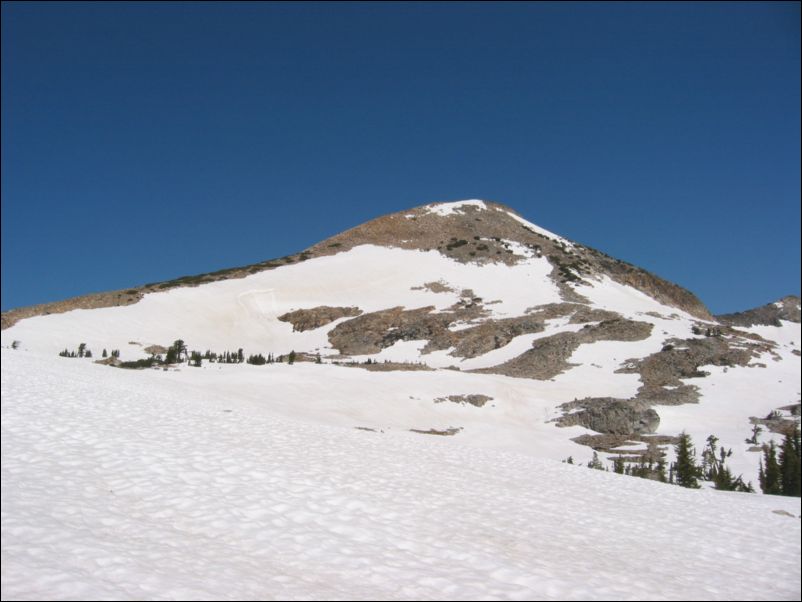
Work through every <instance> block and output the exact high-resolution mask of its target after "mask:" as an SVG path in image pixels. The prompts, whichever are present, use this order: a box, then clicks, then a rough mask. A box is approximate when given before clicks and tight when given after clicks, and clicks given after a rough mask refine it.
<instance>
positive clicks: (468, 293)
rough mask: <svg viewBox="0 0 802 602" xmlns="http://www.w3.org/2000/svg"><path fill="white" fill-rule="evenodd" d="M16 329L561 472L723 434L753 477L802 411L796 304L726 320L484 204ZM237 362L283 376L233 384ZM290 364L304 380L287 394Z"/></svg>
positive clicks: (413, 213) (386, 219) (357, 231)
mask: <svg viewBox="0 0 802 602" xmlns="http://www.w3.org/2000/svg"><path fill="white" fill-rule="evenodd" d="M2 328H3V332H2V337H3V345H4V346H7V347H11V346H14V347H15V349H16V350H18V351H21V352H29V353H39V354H46V355H49V356H51V357H53V361H75V359H74V358H72V357H70V352H71V350H73V349H78V348H79V346H81V345H82V346H83V347H81V349H82V350H85V349H89V350H90V351H91V356H92V358H93V360H92V361H94V360H100V361H103V360H102V359H101V357H100V356H101V353H104V355H105V352H106V350H114V351H116V354H115V355H114V360H113V361H111V360H110V359H108V360H106V361H105V364H108V365H107V366H103V367H102V369H108V370H114V369H119V368H115V367H114V366H120V365H123V366H125V365H135V366H136V367H144V366H151V367H153V366H154V361H155V360H156V359H157V358H158V359H159V360H160V362H159V363H157V364H155V365H158V366H159V368H160V369H161V370H160V371H161V372H162V373H163V372H164V371H165V370H166V371H167V372H168V374H167V375H166V376H168V377H169V375H170V373H171V372H172V371H175V370H180V369H181V368H182V364H181V353H178V361H177V362H174V363H172V364H165V363H164V358H163V357H162V353H156V352H154V350H157V351H158V350H161V351H162V352H163V353H166V352H167V350H168V349H170V347H171V345H174V342H175V341H177V340H180V341H182V342H185V343H186V346H187V349H186V353H187V355H189V354H190V353H191V352H195V353H197V358H198V359H197V361H196V363H195V365H194V368H197V369H198V371H197V374H207V376H204V377H203V378H204V379H205V380H204V387H210V388H211V389H212V390H215V389H217V390H219V391H220V392H221V394H230V391H231V390H232V387H234V389H236V388H237V386H238V385H234V384H232V383H234V382H253V383H262V384H261V385H259V386H257V385H256V384H254V385H253V387H254V388H253V390H254V391H255V390H259V391H261V392H262V393H260V395H257V394H256V393H248V394H247V395H248V396H250V397H252V398H253V399H254V400H256V401H258V402H259V403H265V404H272V406H271V407H273V408H274V409H275V411H276V412H279V413H281V412H287V411H288V410H287V407H288V405H291V404H292V403H293V399H294V398H296V397H297V398H298V399H301V398H302V399H304V400H306V401H305V402H304V403H305V404H307V406H308V407H305V408H304V412H305V413H306V415H307V416H308V418H309V419H310V420H314V421H316V422H324V423H327V424H333V425H339V426H347V427H356V428H359V429H362V430H364V431H366V432H372V433H381V432H383V431H386V430H393V429H395V430H404V431H411V432H413V433H415V434H420V435H423V434H448V435H451V436H452V437H450V439H454V440H459V441H462V442H464V443H466V444H469V445H478V446H483V445H490V446H493V447H502V448H509V449H514V450H518V451H524V452H525V453H530V454H533V455H540V456H546V457H552V458H554V459H564V458H566V457H568V456H572V457H576V458H582V457H589V454H591V453H592V452H593V451H595V452H597V453H598V452H601V453H602V454H606V456H604V457H606V458H607V459H614V458H625V459H626V461H628V462H643V461H644V458H649V459H650V460H654V459H656V458H659V457H661V455H665V454H668V455H669V456H670V454H671V453H672V447H671V443H673V442H675V441H676V437H677V435H678V434H679V433H680V432H682V431H685V432H687V433H690V434H691V435H693V437H694V438H695V440H696V441H697V442H698V443H699V444H701V443H702V442H703V441H704V440H705V438H706V437H707V436H709V435H715V436H716V437H717V438H718V439H720V440H721V444H722V445H726V446H727V447H728V448H730V449H732V450H733V454H732V458H733V459H732V460H731V464H732V466H733V468H734V470H735V471H737V472H739V473H741V474H743V475H744V478H745V479H747V478H748V479H751V480H755V479H756V476H757V469H758V463H759V460H760V453H758V452H759V451H760V449H761V447H760V446H761V444H762V443H766V442H768V441H770V440H773V439H772V438H773V437H777V436H779V432H780V431H782V428H779V427H778V428H777V429H774V430H773V431H772V429H770V428H762V429H761V432H762V434H761V435H756V434H755V429H754V427H755V425H759V424H762V425H764V426H766V424H768V423H766V422H765V421H766V420H769V421H771V420H775V421H776V420H780V421H781V422H782V421H783V420H785V421H786V426H785V427H783V428H786V430H787V424H788V423H789V422H788V421H790V423H793V422H795V421H798V416H799V402H800V387H799V382H800V350H799V344H800V339H801V338H802V337H800V300H799V298H798V297H786V298H784V299H781V300H779V301H777V302H775V303H771V304H768V305H766V306H764V307H761V308H757V309H753V310H748V311H744V312H741V313H737V314H729V315H723V316H715V317H714V316H713V315H711V314H710V312H709V311H708V310H707V308H706V307H705V306H704V304H703V303H702V302H701V301H700V300H699V299H698V298H697V297H696V296H695V295H694V294H693V293H692V292H690V291H688V290H686V289H684V288H682V287H680V286H678V285H676V284H673V283H671V282H668V281H666V280H664V279H662V278H660V277H659V276H656V275H654V274H651V273H649V272H647V271H645V270H643V269H640V268H638V267H637V266H634V265H631V264H629V263H626V262H624V261H620V260H618V259H615V258H613V257H610V256H608V255H606V254H604V253H602V252H600V251H597V250H595V249H592V248H590V247H587V246H584V245H582V244H580V243H578V242H575V241H571V240H568V239H566V238H564V237H562V236H559V235H557V234H554V233H551V232H549V231H547V230H545V229H543V228H541V227H539V226H537V225H536V224H535V223H532V222H530V221H528V220H526V219H525V218H524V217H522V216H520V215H519V214H518V213H516V212H515V211H514V210H512V209H511V208H509V207H506V206H504V205H500V204H497V203H491V202H486V201H481V200H468V201H459V202H453V203H434V204H429V205H424V206H421V207H416V208H413V209H409V210H407V211H401V212H398V213H394V214H391V215H386V216H383V217H379V218H377V219H374V220H372V221H369V222H367V223H364V224H362V225H359V226H356V227H355V228H352V229H350V230H348V231H346V232H343V233H341V234H338V235H336V236H333V237H331V238H329V239H327V240H324V241H322V242H320V243H318V244H316V245H313V246H312V247H310V248H308V249H306V250H304V251H302V252H300V253H296V254H292V255H288V256H286V257H282V258H279V259H272V260H265V261H261V262H259V263H254V264H251V265H248V266H243V267H237V268H231V269H227V270H220V271H217V272H213V273H207V274H199V275H196V276H184V277H181V278H176V279H174V280H171V281H166V282H157V283H151V284H146V285H140V286H132V287H130V288H128V289H125V290H121V291H112V292H107V293H102V294H94V295H87V296H84V297H79V298H75V299H69V300H66V301H61V302H55V303H50V304H45V305H40V306H34V307H27V308H19V309H14V310H11V311H9V312H5V313H4V314H3V315H2ZM64 352H66V354H65V353H64ZM59 354H61V355H62V357H66V358H68V359H62V358H59V357H58V356H59ZM79 355H81V356H83V357H82V358H79V359H85V357H86V356H85V354H84V353H81V354H79ZM231 357H234V358H235V361H234V362H233V363H245V362H244V359H245V358H246V357H249V358H250V357H262V358H263V359H265V358H266V359H265V363H267V364H268V365H267V367H261V366H259V365H258V364H259V362H258V361H255V362H254V363H256V364H257V365H255V366H248V365H243V366H240V371H239V372H232V368H230V367H229V366H228V363H231V362H228V360H229V359H230V358H231ZM223 358H226V360H225V362H224V361H223ZM290 358H291V361H292V362H293V363H295V362H297V363H298V364H299V365H300V364H303V365H304V366H305V367H304V368H299V369H298V370H297V371H296V372H294V373H289V375H288V374H287V373H282V377H281V378H282V379H283V380H282V381H281V382H280V383H277V382H274V381H273V380H271V378H272V376H271V374H272V373H271V367H270V366H271V365H273V364H274V362H275V361H279V362H287V361H288V360H290ZM175 359H176V358H173V360H175ZM268 360H269V361H268ZM224 364H226V368H225V370H224V369H223V365H224ZM318 364H325V365H326V366H325V367H320V368H316V367H315V365H318ZM183 366H185V364H183ZM98 369H100V367H98ZM184 369H185V370H190V369H191V368H189V367H186V368H184ZM218 373H219V374H218ZM214 375H218V376H217V379H215V378H213V376H214ZM294 375H297V379H295V380H293V378H294ZM232 379H233V380H232ZM238 379H239V380H238ZM260 379H261V380H260ZM287 379H289V380H287ZM262 380H263V382H262ZM249 386H250V385H249ZM260 387H261V388H260ZM246 388H247V387H246ZM237 390H238V389H237ZM248 391H251V389H248ZM278 392H281V398H280V399H279V398H277V397H275V398H274V397H271V396H272V395H274V394H275V395H278V394H279V393H278ZM294 396H295V397H294ZM310 399H311V400H313V401H311V402H310V401H309V400H310ZM477 400H478V401H477ZM444 401H452V402H453V403H443V402H444ZM480 402H481V403H480ZM767 417H771V418H767ZM761 420H762V421H764V422H760V421H761ZM772 424H774V423H772ZM778 441H779V439H778Z"/></svg>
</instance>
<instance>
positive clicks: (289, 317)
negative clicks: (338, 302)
mask: <svg viewBox="0 0 802 602" xmlns="http://www.w3.org/2000/svg"><path fill="white" fill-rule="evenodd" d="M361 313H362V310H361V309H359V308H358V307H329V306H328V305H321V306H320V307H313V308H312V309H298V310H295V311H291V312H289V313H286V314H284V315H283V316H279V317H278V319H279V320H281V321H282V322H289V323H290V324H292V330H293V331H297V332H304V331H305V330H313V329H315V328H320V327H321V326H325V325H326V324H330V323H331V322H334V320H338V319H339V318H344V317H346V316H349V317H350V316H358V315H360V314H361Z"/></svg>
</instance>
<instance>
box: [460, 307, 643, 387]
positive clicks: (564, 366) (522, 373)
mask: <svg viewBox="0 0 802 602" xmlns="http://www.w3.org/2000/svg"><path fill="white" fill-rule="evenodd" d="M651 332H652V324H649V323H648V322H636V321H632V320H624V319H615V320H605V321H603V322H600V323H599V324H588V325H586V326H585V327H584V328H582V329H581V330H579V331H578V332H561V333H558V334H555V335H552V336H550V337H545V338H542V339H537V340H535V341H534V342H533V343H532V348H531V349H529V350H528V351H526V352H524V353H523V354H521V355H519V356H518V357H516V358H514V359H511V360H509V361H508V362H505V363H503V364H499V365H498V366H493V367H490V368H482V369H479V370H474V372H482V373H490V374H504V375H506V376H515V377H518V378H535V379H538V380H546V379H549V378H553V377H555V376H557V375H558V374H560V373H561V372H564V371H566V370H568V369H570V368H571V367H572V364H570V363H569V362H568V359H569V358H570V357H571V355H573V353H574V351H576V349H577V347H579V346H580V345H582V344H584V343H593V342H594V341H642V340H643V339H646V338H648V337H649V335H650V334H651Z"/></svg>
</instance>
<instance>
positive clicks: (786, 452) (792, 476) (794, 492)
mask: <svg viewBox="0 0 802 602" xmlns="http://www.w3.org/2000/svg"><path fill="white" fill-rule="evenodd" d="M799 444H800V435H799V426H795V427H794V430H793V432H792V433H786V435H785V439H784V440H783V444H782V447H781V448H780V481H781V485H782V494H783V495H788V496H793V497H800V489H802V483H800V474H799V468H800V466H799Z"/></svg>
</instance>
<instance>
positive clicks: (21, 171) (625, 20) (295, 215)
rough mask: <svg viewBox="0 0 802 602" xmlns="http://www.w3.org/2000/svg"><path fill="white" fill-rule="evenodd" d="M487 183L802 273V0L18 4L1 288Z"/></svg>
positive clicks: (9, 81) (8, 46)
mask: <svg viewBox="0 0 802 602" xmlns="http://www.w3.org/2000/svg"><path fill="white" fill-rule="evenodd" d="M465 198H482V199H487V200H494V201H498V202H502V203H505V204H507V205H510V206H512V207H513V208H515V209H516V210H517V211H518V212H519V213H521V214H522V215H523V216H524V217H526V218H527V219H529V220H531V221H533V222H535V223H537V224H539V225H541V226H543V227H545V228H548V229H549V230H552V231H554V232H557V233H559V234H561V235H563V236H566V237H568V238H571V239H573V240H577V241H579V242H581V243H583V244H586V245H590V246H593V247H596V248H598V249H600V250H602V251H604V252H606V253H608V254H610V255H613V256H616V257H619V258H621V259H625V260H627V261H630V262H632V263H635V264H637V265H639V266H642V267H644V268H646V269H649V270H651V271H654V272H655V273H657V274H658V275H660V276H663V277H665V278H668V279H669V280H672V281H674V282H677V283H678V284H680V285H682V286H685V287H687V288H689V289H690V290H692V291H693V292H695V293H696V294H697V295H699V297H700V298H701V299H702V300H703V301H704V302H705V303H706V304H707V305H708V307H710V308H711V310H712V311H714V312H716V313H721V312H728V311H736V310H740V309H746V308H749V307H753V306H756V305H761V304H763V303H767V302H769V301H772V300H774V299H776V298H779V297H781V296H783V295H786V294H799V290H800V5H799V3H769V2H760V3H710V4H704V3H699V4H697V3H666V4H660V3H645V4H625V3H621V4H609V5H608V4H602V3H590V4H570V3H556V4H549V3H543V4H541V3H533V4H527V3H510V4H506V3H501V2H494V3H488V4H484V3H468V4H460V3H456V2H446V3H411V4H407V3H361V4H342V3H333V2H332V3H323V4H316V3H303V4H302V3H289V4H281V3H279V4H261V3H260V4H257V3H242V4H240V3H232V2H227V3H198V4H193V3H183V4H173V3H152V2H147V3H131V4H127V3H90V4H82V3H67V2H58V3H41V4H40V3H33V2H19V3H15V2H4V3H3V5H2V308H3V309H4V310H5V309H10V308H12V307H17V306H21V305H30V304H34V303H41V302H47V301H54V300H58V299H63V298H67V297H71V296H75V295H80V294H84V293H89V292H94V291H102V290H110V289H117V288H126V287H129V286H133V285H136V284H143V283H146V282H154V281H158V280H165V279H170V278H174V277H177V276H181V275H186V274H195V273H200V272H207V271H212V270H216V269H220V268H225V267H232V266H236V265H243V264H248V263H253V262H257V261H261V260H264V259H268V258H271V257H278V256H282V255H285V254H288V253H292V252H296V251H299V250H301V249H303V248H305V247H307V246H309V245H310V244H313V243H315V242H317V241H319V240H321V239H323V238H325V237H327V236H330V235H333V234H335V233H337V232H340V231H342V230H344V229H346V228H349V227H352V226H354V225H357V224H358V223H361V222H363V221H366V220H369V219H371V218H373V217H377V216H379V215H382V214H385V213H389V212H393V211H399V210H402V209H406V208H408V207H412V206H415V205H421V204H425V203H428V202H432V201H444V200H457V199H465Z"/></svg>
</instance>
